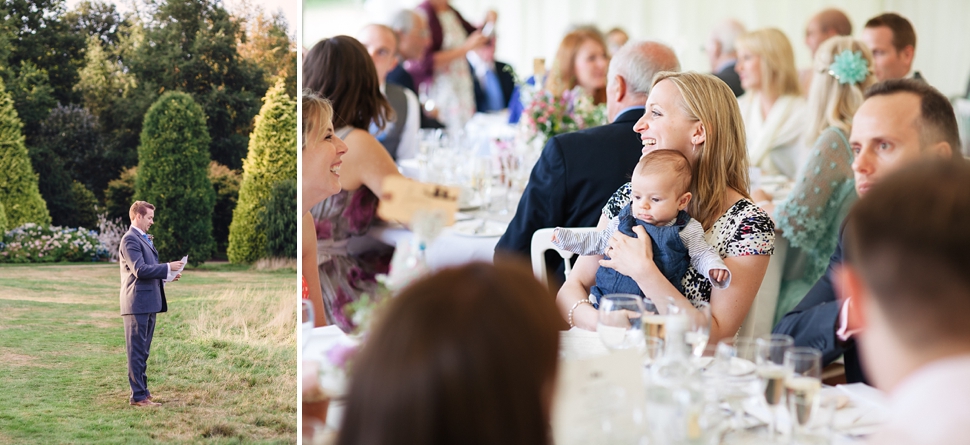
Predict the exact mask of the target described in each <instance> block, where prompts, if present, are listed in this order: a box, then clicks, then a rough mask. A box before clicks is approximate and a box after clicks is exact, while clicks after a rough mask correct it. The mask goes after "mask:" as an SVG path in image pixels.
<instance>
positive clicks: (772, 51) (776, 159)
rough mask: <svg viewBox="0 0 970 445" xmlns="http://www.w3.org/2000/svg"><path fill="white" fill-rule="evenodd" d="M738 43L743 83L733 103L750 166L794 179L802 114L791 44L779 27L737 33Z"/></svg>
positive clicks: (800, 154) (799, 155) (799, 156)
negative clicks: (739, 116)
mask: <svg viewBox="0 0 970 445" xmlns="http://www.w3.org/2000/svg"><path fill="white" fill-rule="evenodd" d="M737 47H738V63H737V65H736V66H735V69H736V70H737V72H738V75H739V76H740V77H741V86H742V87H743V88H744V95H742V96H741V97H740V98H738V104H739V105H740V107H741V117H742V119H744V132H745V135H746V137H747V141H748V146H747V148H748V158H749V159H750V162H751V165H752V166H753V167H758V168H760V169H761V172H762V174H764V175H785V176H786V177H788V179H795V174H796V173H797V172H798V168H799V166H800V165H801V161H802V159H803V157H804V156H803V151H804V150H802V144H801V137H802V132H803V131H804V128H805V123H806V120H807V119H806V118H805V99H803V98H802V97H801V92H800V89H799V86H798V73H797V72H796V71H795V56H794V53H793V52H792V47H791V43H789V42H788V38H787V37H785V33H783V32H781V31H780V30H778V29H775V28H765V29H759V30H757V31H752V32H749V33H747V34H744V35H742V36H741V37H739V38H738V41H737Z"/></svg>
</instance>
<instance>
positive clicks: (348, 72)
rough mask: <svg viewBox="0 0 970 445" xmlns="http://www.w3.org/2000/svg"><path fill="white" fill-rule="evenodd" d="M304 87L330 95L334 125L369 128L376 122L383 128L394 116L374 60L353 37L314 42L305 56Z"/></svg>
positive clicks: (321, 94) (327, 96) (337, 126)
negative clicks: (382, 92) (383, 91)
mask: <svg viewBox="0 0 970 445" xmlns="http://www.w3.org/2000/svg"><path fill="white" fill-rule="evenodd" d="M303 88H305V89H308V90H310V91H313V92H314V93H316V94H318V95H320V96H321V97H325V98H327V99H330V102H331V103H332V104H333V126H334V128H337V129H339V128H341V127H344V126H347V125H350V126H352V127H355V128H359V129H361V130H365V131H367V130H368V129H369V128H370V124H371V122H373V123H374V124H376V125H377V126H378V127H379V128H381V129H383V128H384V126H385V125H386V124H387V122H388V121H390V120H393V119H394V110H393V109H392V108H391V104H390V103H389V102H388V101H387V99H386V98H385V97H384V95H383V94H381V87H380V81H379V80H378V79H377V68H374V61H373V60H371V58H370V55H368V54H367V49H366V48H364V45H362V44H361V43H360V42H358V41H357V39H355V38H353V37H349V36H337V37H331V38H329V39H323V40H321V41H319V42H317V44H316V45H313V48H311V49H310V51H308V52H307V54H306V56H305V57H304V58H303Z"/></svg>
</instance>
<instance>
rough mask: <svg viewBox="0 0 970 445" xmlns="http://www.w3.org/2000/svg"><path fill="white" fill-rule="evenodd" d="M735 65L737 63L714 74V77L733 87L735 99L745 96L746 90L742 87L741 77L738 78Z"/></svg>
mask: <svg viewBox="0 0 970 445" xmlns="http://www.w3.org/2000/svg"><path fill="white" fill-rule="evenodd" d="M735 64H736V62H731V64H730V65H728V66H725V67H724V69H722V70H721V71H718V72H716V73H714V75H715V76H717V78H718V79H721V80H723V81H724V83H726V84H727V85H728V86H729V87H731V91H732V92H734V97H740V96H741V95H742V94H744V88H742V87H741V76H738V72H737V71H734V65H735Z"/></svg>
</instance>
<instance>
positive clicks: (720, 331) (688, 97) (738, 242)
mask: <svg viewBox="0 0 970 445" xmlns="http://www.w3.org/2000/svg"><path fill="white" fill-rule="evenodd" d="M634 130H635V131H637V132H638V133H640V138H641V140H642V141H643V145H644V148H643V151H644V153H648V152H651V151H654V150H659V149H666V150H676V151H679V152H680V153H682V154H683V155H684V156H685V157H686V158H687V160H688V161H689V163H690V167H691V172H692V178H693V179H692V180H691V185H690V193H691V199H690V202H689V204H688V205H687V207H686V209H687V213H688V214H689V215H690V216H691V217H692V218H694V219H696V220H697V221H698V222H699V223H700V224H701V227H702V228H703V230H704V238H705V240H706V241H707V244H709V245H710V246H712V247H713V248H714V250H715V251H716V252H717V254H718V255H719V256H720V257H721V258H722V260H723V262H724V264H725V265H726V268H727V270H730V274H731V282H730V286H728V287H726V288H723V289H719V288H715V287H714V286H712V284H711V281H710V280H708V279H707V278H705V276H704V274H702V273H700V272H698V271H697V270H696V269H695V268H694V267H693V266H692V267H690V268H689V269H688V271H687V273H686V274H685V275H684V277H683V279H682V280H681V283H680V284H681V287H682V288H683V290H684V291H683V292H681V291H679V290H678V289H677V287H676V286H674V285H673V284H671V282H670V281H669V280H668V279H667V278H666V277H665V276H664V274H663V273H662V272H661V271H660V269H659V267H658V266H657V264H656V262H655V261H654V258H653V247H652V242H651V239H650V237H649V236H647V232H646V230H645V229H644V228H643V227H640V226H637V227H633V229H632V231H633V232H634V233H635V234H636V235H637V237H636V238H634V237H630V236H627V235H625V234H623V233H615V234H614V235H613V236H612V238H611V239H610V240H609V242H608V245H607V247H606V249H605V253H606V255H608V256H609V257H610V259H609V260H603V256H602V255H590V256H583V257H580V258H579V260H577V262H576V266H575V267H574V268H573V271H572V273H571V274H570V276H569V278H568V279H567V280H566V283H565V284H564V285H563V287H562V288H561V289H560V291H559V294H558V295H557V297H556V303H557V305H558V307H559V310H560V312H561V314H562V315H563V318H564V319H567V320H570V321H571V322H572V323H571V324H572V325H573V326H578V327H580V328H582V329H587V330H595V329H596V321H597V312H596V309H594V307H593V305H592V303H591V302H590V301H589V299H588V297H589V295H590V289H591V288H592V287H593V286H595V284H596V272H597V269H598V268H599V267H600V266H601V265H602V266H603V267H608V268H611V269H614V270H615V271H616V272H618V273H619V274H622V275H624V276H627V277H630V278H632V279H633V280H634V281H635V282H636V284H637V285H638V286H639V289H640V291H642V292H643V294H644V295H645V296H646V297H650V298H659V297H663V296H672V297H673V298H674V299H675V301H676V302H677V304H678V305H679V306H682V307H685V308H690V307H692V306H691V303H692V302H700V301H705V302H710V306H711V318H712V322H711V335H710V341H711V342H712V343H716V342H717V341H718V340H720V339H722V338H725V337H730V336H733V335H734V334H735V333H737V331H738V329H739V328H740V327H741V322H742V321H743V320H744V317H745V316H746V315H747V313H748V309H749V308H750V307H751V303H752V302H753V301H754V297H755V295H756V294H757V292H758V288H760V287H761V281H762V279H763V278H764V275H765V271H766V269H767V267H768V260H769V255H771V254H772V253H773V251H774V224H773V223H772V222H771V219H770V218H769V217H768V214H767V213H765V212H764V211H763V210H761V209H760V208H758V207H757V206H756V205H754V203H753V202H752V201H751V199H750V197H749V196H748V193H747V190H748V160H747V155H746V152H745V137H744V128H743V127H742V124H741V119H740V111H739V109H738V103H737V100H736V99H735V97H734V93H732V92H731V89H730V88H728V86H727V85H726V84H725V83H724V82H722V81H721V80H719V79H717V78H716V77H714V76H711V75H706V74H699V73H671V72H665V73H660V74H658V75H657V77H656V78H655V79H654V84H653V89H652V90H651V92H650V96H649V97H648V98H647V102H646V113H645V114H644V116H643V118H642V119H640V121H638V122H637V124H636V126H634ZM630 201H631V186H630V184H626V185H624V186H623V187H621V188H620V189H619V190H617V192H616V193H615V194H614V195H613V197H612V198H611V199H610V201H609V202H608V203H607V205H606V207H604V209H603V214H602V216H601V217H600V223H599V226H598V227H599V228H600V229H605V228H606V227H608V224H609V220H610V219H612V218H613V217H615V216H616V215H618V214H619V212H620V210H621V209H622V208H623V207H625V206H626V205H627V203H629V202H630Z"/></svg>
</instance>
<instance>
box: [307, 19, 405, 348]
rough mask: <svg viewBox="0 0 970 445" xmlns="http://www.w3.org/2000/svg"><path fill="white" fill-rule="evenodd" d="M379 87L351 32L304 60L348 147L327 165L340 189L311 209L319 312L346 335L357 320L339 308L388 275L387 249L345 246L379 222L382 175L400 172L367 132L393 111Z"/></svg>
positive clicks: (374, 71) (314, 87)
mask: <svg viewBox="0 0 970 445" xmlns="http://www.w3.org/2000/svg"><path fill="white" fill-rule="evenodd" d="M379 85H380V84H379V81H378V79H377V69H376V68H375V67H374V62H373V61H372V60H371V58H370V56H369V55H368V54H367V50H366V49H365V48H364V46H363V45H362V44H361V43H360V42H358V41H357V40H356V39H354V38H353V37H348V36H337V37H332V38H329V39H324V40H321V41H320V42H317V44H316V45H314V46H313V48H311V49H310V51H309V52H307V55H306V57H305V58H304V59H303V86H304V87H305V88H306V89H308V90H310V91H312V92H313V93H314V94H316V95H318V96H320V97H326V98H327V99H329V100H330V102H331V103H332V104H333V126H334V127H335V128H336V130H335V135H336V137H337V138H338V139H340V140H343V141H345V142H346V144H347V147H348V148H349V150H348V151H347V153H346V154H345V155H344V156H343V161H344V162H343V164H337V165H334V166H331V167H329V172H330V173H333V174H335V175H337V176H338V177H339V180H340V192H339V193H337V194H335V195H333V196H331V197H329V198H327V199H325V200H323V201H321V202H319V203H317V204H316V205H314V206H313V208H312V209H311V210H310V213H311V214H312V215H313V218H314V223H315V224H314V225H315V229H316V238H317V248H318V258H317V261H318V263H319V272H320V274H319V275H320V285H321V289H322V293H323V303H324V309H325V310H324V313H325V314H326V318H327V320H329V321H331V322H332V323H334V324H336V325H337V326H339V327H340V328H341V329H342V330H344V331H348V332H349V331H351V330H352V329H353V328H354V325H353V322H352V321H351V320H350V319H349V318H348V317H346V316H345V315H344V310H343V309H344V306H346V305H347V304H348V303H351V302H353V301H356V300H357V299H359V298H360V295H361V294H363V293H367V292H371V291H373V289H375V288H376V286H377V281H376V279H375V276H376V275H377V274H381V273H387V271H388V266H389V265H390V261H391V254H392V252H393V249H392V248H390V247H386V248H384V247H378V248H373V247H372V248H370V249H367V250H365V251H363V252H358V251H354V252H351V251H350V250H349V248H348V247H349V245H350V244H351V243H352V242H353V240H354V239H355V238H359V237H363V236H364V235H365V234H366V233H367V230H368V229H370V227H371V225H372V224H373V222H374V221H375V220H376V219H377V204H378V197H379V196H382V194H383V189H382V187H383V181H384V178H386V177H388V176H399V175H400V173H399V172H398V170H397V166H395V165H394V161H393V160H392V159H391V156H390V155H389V154H388V153H387V150H385V149H384V147H383V146H382V145H381V143H380V142H378V141H377V139H375V138H374V136H371V135H370V133H369V132H368V128H369V127H370V124H371V123H372V122H373V123H375V124H376V125H377V126H378V127H380V128H383V126H384V125H385V123H387V121H388V119H389V116H390V115H391V114H392V113H393V111H392V109H391V106H390V104H389V103H388V102H387V99H385V98H384V95H383V94H381V91H380V86H379ZM370 246H373V243H371V244H370Z"/></svg>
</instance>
